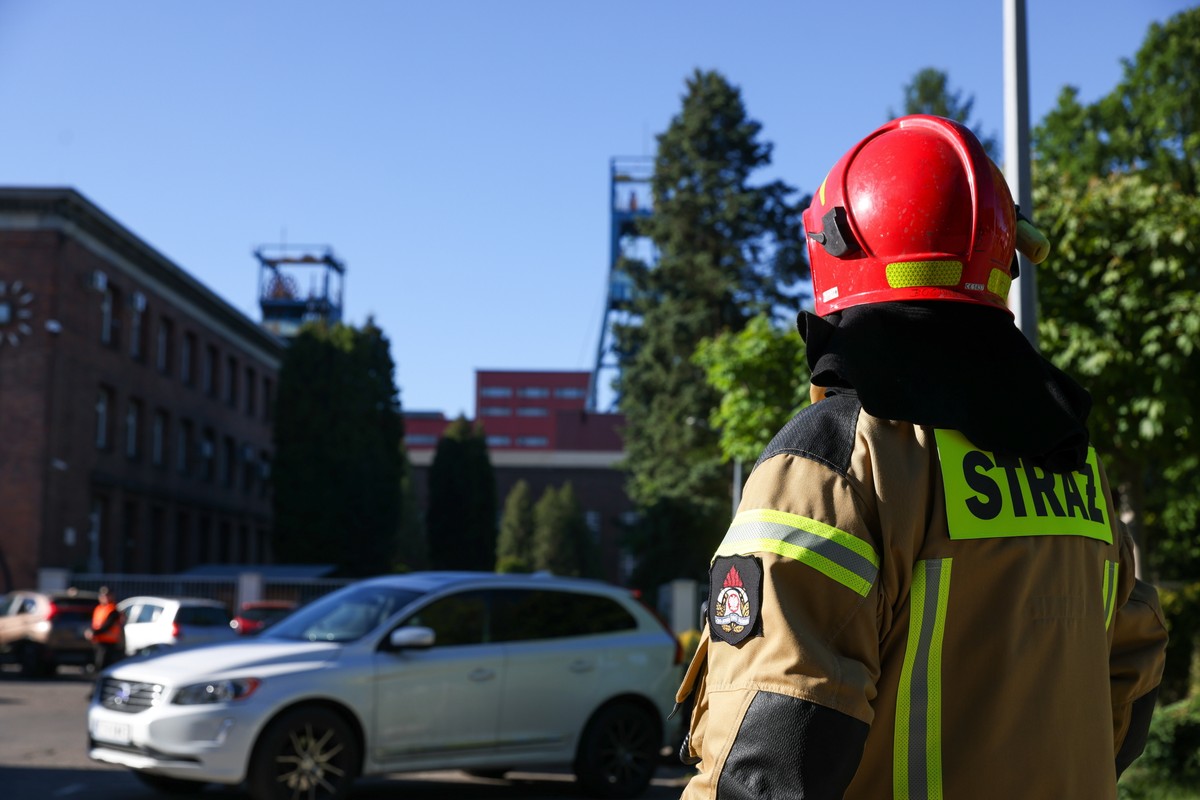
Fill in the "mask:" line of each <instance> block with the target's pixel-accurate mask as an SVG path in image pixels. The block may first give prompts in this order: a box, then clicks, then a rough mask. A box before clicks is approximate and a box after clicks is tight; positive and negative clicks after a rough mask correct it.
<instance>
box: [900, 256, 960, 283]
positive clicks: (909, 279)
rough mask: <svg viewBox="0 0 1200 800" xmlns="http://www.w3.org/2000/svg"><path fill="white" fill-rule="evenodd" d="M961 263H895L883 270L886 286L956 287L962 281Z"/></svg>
mask: <svg viewBox="0 0 1200 800" xmlns="http://www.w3.org/2000/svg"><path fill="white" fill-rule="evenodd" d="M962 271H963V265H962V262H961V261H896V262H894V263H892V264H888V265H887V268H886V269H885V274H886V275H887V282H888V286H890V287H891V288H893V289H907V288H909V287H910V286H957V285H958V282H959V281H960V280H962Z"/></svg>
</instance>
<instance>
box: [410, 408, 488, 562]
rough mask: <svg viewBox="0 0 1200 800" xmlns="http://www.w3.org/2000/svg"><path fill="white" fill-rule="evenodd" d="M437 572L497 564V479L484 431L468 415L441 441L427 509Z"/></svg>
mask: <svg viewBox="0 0 1200 800" xmlns="http://www.w3.org/2000/svg"><path fill="white" fill-rule="evenodd" d="M425 519H426V525H425V527H426V530H427V531H428V538H429V556H430V560H431V561H432V563H433V566H434V568H435V569H468V570H486V571H491V569H492V568H493V566H494V564H495V560H496V477H495V473H494V471H493V469H492V462H491V459H490V458H489V456H488V450H487V440H486V438H485V437H484V432H483V427H482V426H481V425H479V424H478V423H476V424H474V425H473V424H471V423H470V422H468V421H467V420H466V418H464V417H459V418H458V419H456V420H454V421H453V422H451V423H450V424H449V425H448V426H447V427H446V431H445V433H443V434H442V438H441V439H439V440H438V445H437V450H436V451H435V452H434V456H433V463H432V464H431V465H430V467H429V505H428V509H427V511H426V517H425Z"/></svg>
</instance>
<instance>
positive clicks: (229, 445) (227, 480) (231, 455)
mask: <svg viewBox="0 0 1200 800" xmlns="http://www.w3.org/2000/svg"><path fill="white" fill-rule="evenodd" d="M236 473H237V445H236V444H235V443H234V441H233V437H232V436H226V437H225V438H224V439H223V440H222V441H221V459H220V461H219V462H218V463H217V480H218V481H219V482H220V484H221V485H222V486H225V487H227V488H228V487H230V486H233V484H234V482H235V474H236Z"/></svg>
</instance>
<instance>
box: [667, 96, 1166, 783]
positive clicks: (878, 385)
mask: <svg viewBox="0 0 1200 800" xmlns="http://www.w3.org/2000/svg"><path fill="white" fill-rule="evenodd" d="M804 226H805V230H806V233H807V236H808V255H809V262H810V264H811V269H812V283H813V297H814V300H815V313H809V312H807V311H806V312H803V313H802V314H801V316H800V319H799V324H800V332H801V334H802V335H803V337H804V341H805V343H806V348H807V350H806V355H807V359H808V364H809V367H810V368H811V375H812V378H811V384H812V385H811V387H810V395H811V397H812V399H813V401H814V402H813V404H812V405H811V406H808V407H806V408H805V409H804V410H802V411H801V412H800V413H799V414H797V415H796V416H795V417H794V418H793V419H792V420H791V421H790V422H789V423H787V424H786V425H785V426H784V427H783V428H782V429H781V430H780V432H779V433H778V434H777V435H776V437H775V439H774V440H773V441H772V442H771V443H770V444H769V445H768V446H767V448H766V450H765V451H764V452H763V454H762V456H761V458H759V460H758V463H757V464H756V465H755V467H754V469H753V471H752V472H751V473H750V477H749V480H748V481H747V483H746V486H745V489H744V491H743V493H742V499H741V505H740V507H739V509H738V513H737V515H736V517H735V518H734V520H733V522H732V524H731V526H730V528H729V531H728V532H727V533H726V535H725V538H724V540H723V541H722V543H721V544H720V545H719V547H718V548H717V550H716V552H715V554H714V556H713V559H712V561H711V568H710V573H709V591H708V603H707V611H706V613H705V619H706V621H705V625H704V631H703V634H704V635H703V638H702V639H701V642H700V646H699V647H698V649H697V654H696V658H695V659H694V660H693V662H692V665H691V667H690V668H689V670H688V672H687V675H686V677H685V679H684V683H683V686H682V687H681V689H680V692H679V693H678V695H677V699H678V700H679V701H680V702H681V703H683V702H685V701H687V700H688V698H689V696H694V701H693V711H692V714H691V722H690V726H689V733H688V737H687V739H686V740H685V742H684V746H683V748H682V754H681V755H682V756H683V758H684V760H685V761H686V763H689V764H694V765H695V766H696V769H697V771H696V774H695V775H694V776H693V777H692V778H691V780H690V782H689V783H688V785H687V787H686V789H685V790H684V792H683V800H701V798H704V799H705V800H713V798H716V800H736V799H738V798H771V800H799V798H804V800H887V799H888V798H895V800H933V799H934V798H949V799H950V800H960V799H961V798H971V800H1010V799H1011V798H1024V799H1025V800H1034V799H1035V798H1036V799H1038V800H1040V799H1041V798H1055V800H1083V799H1086V800H1116V798H1117V778H1118V776H1119V775H1120V774H1121V772H1122V770H1124V769H1125V768H1126V767H1128V766H1129V764H1130V763H1131V762H1132V761H1133V760H1134V759H1135V758H1137V756H1138V755H1139V754H1140V753H1141V752H1142V748H1143V745H1144V744H1145V742H1146V737H1147V730H1148V728H1149V724H1150V719H1151V715H1152V713H1153V710H1154V705H1155V700H1156V697H1157V692H1158V686H1159V682H1160V680H1161V678H1162V672H1163V664H1164V654H1165V647H1166V644H1167V631H1166V627H1165V625H1164V623H1163V616H1162V611H1161V608H1160V606H1159V601H1158V597H1157V593H1156V591H1155V589H1154V587H1153V586H1151V585H1150V584H1147V583H1144V582H1143V581H1141V580H1139V579H1138V577H1137V576H1136V575H1135V570H1134V557H1133V556H1134V549H1133V541H1132V539H1131V538H1130V536H1129V534H1128V533H1127V532H1126V530H1125V529H1124V526H1123V525H1122V524H1121V520H1120V515H1119V512H1118V507H1117V506H1116V504H1115V502H1114V499H1113V494H1112V492H1111V491H1110V487H1109V483H1108V479H1107V476H1106V475H1105V471H1104V467H1103V463H1102V462H1101V461H1100V460H1099V458H1098V457H1097V451H1098V450H1102V449H1103V447H1104V444H1105V443H1104V442H1103V441H1100V442H1098V443H1096V444H1095V445H1093V443H1092V440H1091V438H1090V434H1089V430H1088V427H1087V417H1088V412H1089V410H1090V407H1091V396H1090V395H1089V394H1088V392H1087V390H1086V389H1085V388H1084V387H1083V386H1082V385H1080V384H1078V383H1077V382H1076V381H1075V380H1074V379H1072V378H1071V377H1069V376H1068V375H1066V374H1065V373H1064V372H1063V371H1061V370H1059V369H1058V368H1056V367H1055V366H1054V365H1053V364H1051V363H1050V362H1049V361H1047V360H1046V359H1045V358H1043V357H1042V356H1041V355H1040V354H1039V353H1038V352H1037V351H1036V350H1035V349H1034V347H1033V346H1032V345H1031V344H1030V342H1029V341H1028V340H1027V339H1026V338H1025V337H1024V336H1023V335H1022V334H1021V331H1020V330H1019V329H1018V328H1017V327H1016V325H1014V322H1013V314H1012V312H1011V311H1010V310H1009V308H1008V305H1007V298H1008V292H1009V288H1010V284H1011V283H1012V279H1013V278H1016V277H1017V273H1018V267H1017V262H1016V261H1015V259H1014V253H1015V251H1016V250H1017V249H1018V248H1019V249H1020V250H1021V252H1023V253H1025V254H1026V255H1028V256H1030V258H1031V259H1033V260H1034V261H1040V260H1041V259H1042V258H1044V257H1045V256H1046V255H1047V253H1048V250H1049V247H1050V243H1049V241H1048V240H1046V238H1045V236H1044V235H1042V234H1041V233H1040V232H1039V231H1038V230H1037V229H1036V228H1035V227H1033V225H1032V222H1030V221H1029V220H1025V219H1023V218H1022V217H1021V216H1019V214H1018V211H1017V209H1016V207H1015V205H1014V202H1013V198H1012V195H1011V193H1010V190H1009V188H1008V185H1007V184H1006V183H1005V181H1004V177H1003V176H1002V175H1001V173H1000V171H999V170H998V169H997V168H996V166H995V165H994V164H993V163H992V162H991V160H990V159H989V158H988V156H987V153H986V152H985V151H984V149H983V146H982V145H981V144H980V143H979V141H978V139H977V138H976V137H975V135H974V134H972V133H971V132H970V131H969V130H968V129H967V128H965V127H963V126H962V125H960V124H958V123H956V122H954V121H952V120H949V119H946V118H942V117H934V116H928V115H912V116H907V117H902V118H900V119H897V120H893V121H891V122H889V123H887V124H885V125H883V126H882V127H880V128H878V129H877V130H876V131H875V132H873V133H872V134H870V135H869V136H867V137H866V138H865V139H863V140H862V141H861V142H859V143H858V144H857V145H856V146H855V147H853V148H852V149H851V150H849V151H848V152H847V153H846V155H844V156H843V157H842V158H841V159H840V160H839V161H838V162H837V163H836V164H835V165H834V167H833V169H832V170H830V172H829V174H828V176H827V178H826V179H825V181H824V182H822V183H821V185H820V188H819V189H818V190H817V192H816V195H815V196H814V197H813V199H812V203H811V205H810V206H809V208H808V210H807V211H806V212H805V213H804ZM1026 280H1028V278H1026Z"/></svg>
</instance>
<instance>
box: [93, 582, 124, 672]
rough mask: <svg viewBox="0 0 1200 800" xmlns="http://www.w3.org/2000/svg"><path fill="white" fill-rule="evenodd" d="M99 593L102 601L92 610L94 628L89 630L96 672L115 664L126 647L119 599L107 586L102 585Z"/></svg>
mask: <svg viewBox="0 0 1200 800" xmlns="http://www.w3.org/2000/svg"><path fill="white" fill-rule="evenodd" d="M99 595H100V596H99V600H100V602H98V603H97V604H96V608H95V609H93V610H92V628H91V630H90V631H88V633H89V638H90V639H91V640H92V651H93V654H94V656H93V661H92V665H93V667H94V669H95V671H96V672H99V671H100V670H102V669H104V668H105V667H108V666H111V665H112V664H115V663H116V662H117V661H118V660H119V659H120V658H121V656H122V652H121V651H122V648H123V647H124V642H123V641H122V638H123V637H122V630H123V625H122V622H121V612H120V611H118V610H117V599H116V597H114V596H113V594H112V592H110V591H109V590H108V587H107V586H101V587H100V592H99Z"/></svg>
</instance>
